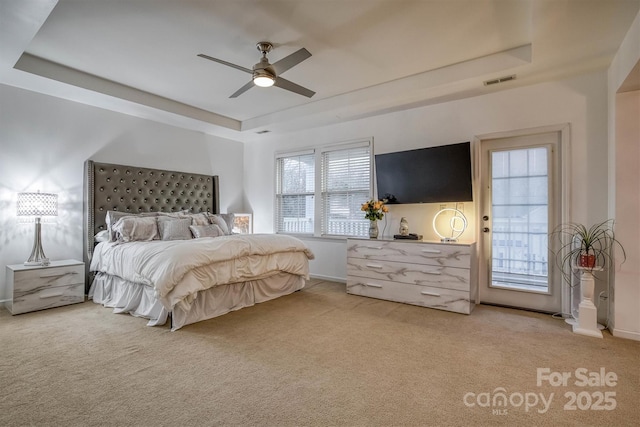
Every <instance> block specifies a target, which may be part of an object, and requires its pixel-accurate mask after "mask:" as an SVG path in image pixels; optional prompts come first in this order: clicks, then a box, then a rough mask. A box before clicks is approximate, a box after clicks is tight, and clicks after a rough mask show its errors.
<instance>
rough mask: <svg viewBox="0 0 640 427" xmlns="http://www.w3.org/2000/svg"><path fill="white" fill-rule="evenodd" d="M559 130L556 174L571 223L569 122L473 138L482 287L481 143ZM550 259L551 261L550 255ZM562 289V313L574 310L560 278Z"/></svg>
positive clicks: (484, 278)
mask: <svg viewBox="0 0 640 427" xmlns="http://www.w3.org/2000/svg"><path fill="white" fill-rule="evenodd" d="M551 132H556V133H558V134H559V135H560V138H559V139H560V143H559V147H558V155H559V163H560V171H559V172H560V174H559V175H558V176H557V179H560V197H559V203H560V222H561V223H566V222H569V220H570V218H571V181H570V180H571V157H570V153H571V150H570V148H571V147H570V145H571V124H570V123H562V124H558V125H549V126H540V127H534V128H526V129H517V130H511V131H503V132H494V133H487V134H482V135H476V136H475V137H474V138H473V154H474V155H473V158H474V174H473V180H474V183H473V184H474V185H473V197H474V200H476V201H477V203H476V218H475V220H476V224H478V226H477V227H476V235H475V240H476V242H478V244H477V245H476V249H477V251H476V254H477V261H478V262H477V264H476V265H477V266H478V282H479V286H478V287H479V289H481V288H482V285H483V284H486V283H483V281H485V282H486V281H487V279H488V271H487V263H486V262H484V259H485V253H484V245H482V244H481V242H482V234H481V233H482V227H481V226H480V224H482V206H484V202H485V201H484V199H483V194H484V192H483V191H482V188H483V187H482V182H481V179H480V177H481V176H482V173H483V172H484V171H483V170H482V167H483V162H482V155H481V153H480V146H481V144H482V141H485V140H489V139H500V138H513V137H519V136H528V135H536V134H540V133H551ZM549 262H552V260H551V258H550V259H549ZM560 286H561V291H560V308H561V310H562V313H571V294H570V288H569V285H568V284H567V283H566V282H565V281H564V280H562V281H561V285H560ZM476 302H477V303H480V302H481V301H480V292H478V297H477V300H476Z"/></svg>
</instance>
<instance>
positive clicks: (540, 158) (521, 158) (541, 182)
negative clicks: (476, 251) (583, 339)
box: [491, 147, 549, 293]
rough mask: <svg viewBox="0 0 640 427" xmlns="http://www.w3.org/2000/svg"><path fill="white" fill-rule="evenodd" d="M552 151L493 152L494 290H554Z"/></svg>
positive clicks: (492, 249)
mask: <svg viewBox="0 0 640 427" xmlns="http://www.w3.org/2000/svg"><path fill="white" fill-rule="evenodd" d="M547 165H548V155H547V148H545V147H535V148H524V149H518V150H506V151H492V152H491V175H492V176H491V182H492V186H491V187H492V191H491V212H492V213H493V221H492V222H493V236H492V248H491V254H492V262H491V267H492V268H491V286H493V287H498V288H507V289H519V290H528V291H532V292H541V293H548V292H549V277H548V273H549V265H548V264H549V257H548V245H547V235H548V233H549V191H548V190H549V176H548V167H547Z"/></svg>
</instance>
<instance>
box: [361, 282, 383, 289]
mask: <svg viewBox="0 0 640 427" xmlns="http://www.w3.org/2000/svg"><path fill="white" fill-rule="evenodd" d="M364 285H365V286H368V287H370V288H382V285H378V284H377V283H364Z"/></svg>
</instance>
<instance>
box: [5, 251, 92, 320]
mask: <svg viewBox="0 0 640 427" xmlns="http://www.w3.org/2000/svg"><path fill="white" fill-rule="evenodd" d="M7 287H8V291H9V297H10V298H11V299H10V300H9V301H7V303H6V306H7V309H8V310H9V311H10V312H11V314H20V313H27V312H30V311H36V310H44V309H46V308H53V307H60V306H62V305H68V304H75V303H78V302H84V263H83V262H81V261H75V260H72V259H67V260H63V261H52V262H51V264H50V265H47V266H43V265H38V266H25V265H23V264H15V265H8V266H7Z"/></svg>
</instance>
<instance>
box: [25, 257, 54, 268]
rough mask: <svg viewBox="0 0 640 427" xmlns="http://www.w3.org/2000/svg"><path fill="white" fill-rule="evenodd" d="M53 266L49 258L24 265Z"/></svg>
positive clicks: (27, 262)
mask: <svg viewBox="0 0 640 427" xmlns="http://www.w3.org/2000/svg"><path fill="white" fill-rule="evenodd" d="M49 264H51V261H50V260H49V258H42V259H41V260H38V261H25V262H24V265H26V266H34V265H44V266H47V265H49Z"/></svg>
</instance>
